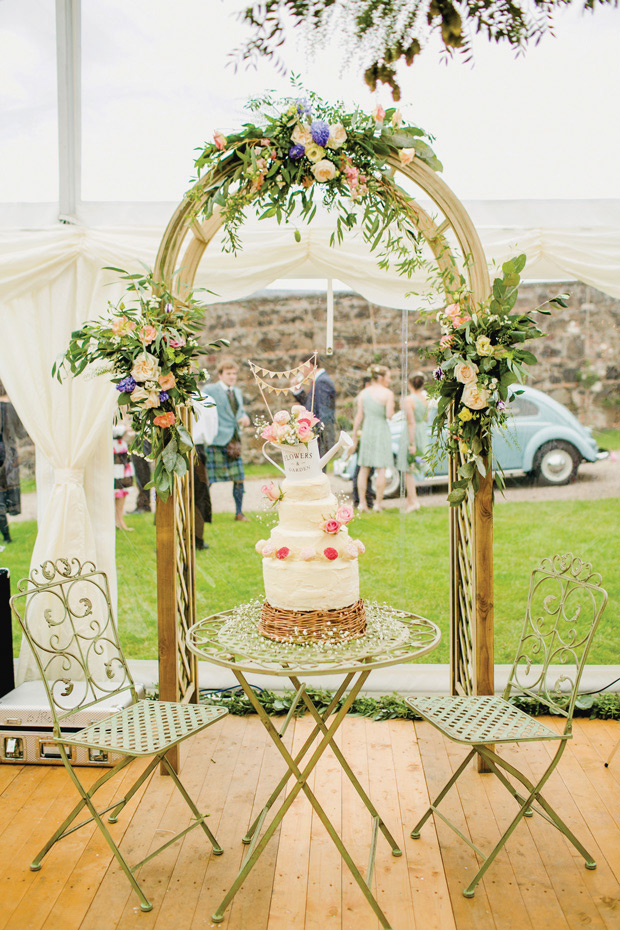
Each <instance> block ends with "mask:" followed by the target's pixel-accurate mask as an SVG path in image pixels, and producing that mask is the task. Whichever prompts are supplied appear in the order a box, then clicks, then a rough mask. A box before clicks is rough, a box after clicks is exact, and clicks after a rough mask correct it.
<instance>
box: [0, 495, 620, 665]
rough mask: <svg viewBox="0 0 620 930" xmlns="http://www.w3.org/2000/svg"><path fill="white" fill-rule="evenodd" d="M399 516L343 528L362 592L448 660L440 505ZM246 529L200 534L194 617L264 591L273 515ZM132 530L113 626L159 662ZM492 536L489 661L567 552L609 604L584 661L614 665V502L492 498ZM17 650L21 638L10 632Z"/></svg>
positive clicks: (29, 530)
mask: <svg viewBox="0 0 620 930" xmlns="http://www.w3.org/2000/svg"><path fill="white" fill-rule="evenodd" d="M421 500H422V505H423V506H422V510H421V511H419V512H418V513H413V514H409V515H407V516H404V515H401V514H400V512H399V511H398V510H388V511H386V512H384V513H382V514H374V513H371V514H363V515H361V516H359V517H356V519H355V521H354V522H353V524H351V527H350V529H351V532H352V534H353V535H354V536H359V537H361V538H362V539H363V541H364V543H365V545H366V553H365V555H364V556H362V559H361V563H360V567H361V585H362V596H363V597H366V598H372V599H374V600H377V601H380V602H381V601H386V602H389V603H390V604H392V605H393V606H395V607H399V608H404V609H409V610H413V611H416V612H417V613H419V614H421V615H422V616H425V617H428V618H430V619H432V620H433V621H435V622H436V623H437V624H438V625H439V627H440V629H441V631H442V637H443V639H442V642H441V644H440V646H439V648H438V649H436V650H435V651H434V652H432V653H430V654H429V655H428V656H426V657H424V658H423V659H421V660H420V661H423V662H429V663H437V662H440V663H444V662H448V661H449V637H448V618H449V602H448V597H449V594H448V592H449V551H448V508H447V506H446V507H424V498H421ZM250 516H251V519H250V521H249V522H248V523H238V522H235V520H234V518H233V515H232V514H216V515H215V516H214V521H213V524H212V525H211V526H210V527H206V528H205V539H206V540H207V541H208V542H209V545H210V548H209V549H208V550H206V551H204V552H198V553H196V562H197V568H196V581H197V613H198V616H199V617H203V616H208V615H210V614H214V613H217V612H219V611H221V610H225V609H227V608H229V607H231V606H233V605H235V604H239V603H242V602H244V601H247V600H249V599H251V598H253V597H255V596H256V595H257V594H259V593H260V592H261V591H262V574H261V563H260V558H259V557H258V556H257V555H256V554H255V552H254V544H255V542H256V541H257V540H258V539H259V538H261V537H262V538H266V537H267V536H268V534H269V530H270V527H271V525H272V521H273V515H272V514H270V515H269V517H267V516H266V515H265V514H252V515H250ZM127 523H128V524H129V526H131V527H132V528H133V530H134V532H131V533H121V532H119V533H118V534H117V560H118V582H119V584H118V587H119V606H118V617H119V628H120V633H121V639H122V642H123V646H124V648H125V650H126V652H127V654H128V656H129V657H130V658H132V659H155V658H156V657H157V569H156V561H155V526H154V523H153V517H152V516H151V515H149V514H137V515H133V514H130V515H128V516H127ZM35 531H36V525H35V523H34V522H25V523H13V524H12V532H13V537H14V540H15V541H14V542H13V543H12V544H11V545H9V546H7V547H6V549H5V550H4V551H3V552H2V553H0V565H2V566H7V567H8V568H9V569H10V571H11V585H12V590H13V591H15V590H16V586H17V580H18V579H19V578H23V577H25V576H26V575H27V574H28V571H29V562H30V554H31V552H32V546H33V543H34V537H35ZM494 536H495V549H494V551H495V661H496V662H497V663H498V664H508V663H510V662H511V661H512V658H513V655H514V651H515V649H516V644H517V637H518V634H519V630H520V625H521V623H522V618H523V610H524V607H525V602H526V598H527V586H528V581H529V575H530V572H531V570H532V568H534V567H535V565H536V564H537V563H538V562H539V561H540V559H541V558H542V557H543V556H545V555H553V554H554V553H556V552H573V553H574V554H577V555H580V556H581V557H582V558H583V559H586V560H589V561H591V562H592V564H593V566H594V567H595V569H596V570H597V571H599V572H600V573H601V575H602V577H603V584H604V586H605V587H606V588H607V590H608V593H609V604H608V606H607V609H606V611H605V613H604V614H603V618H602V620H601V626H600V629H599V632H598V635H597V637H596V638H595V641H594V645H593V648H592V652H591V656H590V662H591V663H593V664H600V665H613V664H616V663H617V661H618V655H620V576H619V574H618V571H617V560H618V552H620V498H613V499H607V500H596V501H550V502H546V503H544V502H543V503H540V502H535V503H504V502H503V501H502V499H501V497H500V498H498V502H497V506H496V509H495V519H494ZM14 645H15V649H16V650H17V649H18V645H19V635H18V632H17V630H14Z"/></svg>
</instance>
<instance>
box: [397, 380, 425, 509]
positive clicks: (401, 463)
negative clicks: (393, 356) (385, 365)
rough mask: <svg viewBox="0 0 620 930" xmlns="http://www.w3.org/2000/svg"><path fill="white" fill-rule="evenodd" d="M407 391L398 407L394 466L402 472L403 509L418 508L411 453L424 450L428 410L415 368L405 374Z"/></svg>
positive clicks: (416, 468)
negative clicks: (398, 431) (399, 420)
mask: <svg viewBox="0 0 620 930" xmlns="http://www.w3.org/2000/svg"><path fill="white" fill-rule="evenodd" d="M409 387H410V388H411V391H410V393H409V394H408V395H407V396H406V397H405V398H403V401H402V410H403V413H404V415H405V423H404V427H403V431H402V433H401V434H400V442H399V446H398V453H397V455H396V463H397V465H398V470H399V471H401V472H404V473H405V488H406V489H407V501H406V504H405V513H411V511H412V510H419V509H420V502H419V501H418V495H417V492H416V486H415V476H416V474H417V475H420V472H421V469H420V465H419V464H418V463H416V462H415V460H414V457H415V458H417V459H420V457H421V456H423V455H424V452H425V451H426V443H427V427H426V416H427V414H428V397H427V394H426V391H425V390H424V376H423V375H421V374H420V373H419V372H417V373H416V374H414V375H411V377H410V378H409Z"/></svg>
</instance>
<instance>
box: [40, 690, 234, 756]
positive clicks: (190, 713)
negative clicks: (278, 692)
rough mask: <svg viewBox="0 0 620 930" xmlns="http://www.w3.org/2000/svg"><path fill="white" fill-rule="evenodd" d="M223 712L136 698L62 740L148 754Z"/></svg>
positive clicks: (117, 750)
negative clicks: (134, 700)
mask: <svg viewBox="0 0 620 930" xmlns="http://www.w3.org/2000/svg"><path fill="white" fill-rule="evenodd" d="M226 713H227V711H226V710H225V709H224V708H220V707H204V706H202V705H200V704H171V703H167V702H165V701H139V702H138V703H137V704H132V705H131V706H130V707H126V708H124V709H123V710H119V711H118V712H117V713H116V714H113V715H112V716H111V717H107V718H106V719H105V720H102V721H99V722H98V723H93V724H91V725H90V726H89V727H85V728H84V729H83V730H80V731H79V732H78V733H75V734H74V735H72V736H71V738H69V739H65V738H63V739H62V742H63V743H65V744H66V745H69V746H86V747H87V748H89V749H103V750H106V751H111V752H118V753H121V754H122V755H128V756H152V755H154V754H155V753H161V752H166V751H167V750H168V749H170V748H172V746H175V745H176V744H177V743H178V742H180V741H181V740H184V739H186V738H187V737H188V736H192V735H193V734H194V733H198V732H199V731H200V730H204V729H205V727H208V726H210V725H211V724H212V723H215V721H216V720H218V719H219V718H220V717H225V716H226ZM60 741H61V740H58V742H60Z"/></svg>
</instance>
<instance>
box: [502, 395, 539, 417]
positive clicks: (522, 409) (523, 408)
mask: <svg viewBox="0 0 620 930" xmlns="http://www.w3.org/2000/svg"><path fill="white" fill-rule="evenodd" d="M507 413H509V414H511V415H512V416H513V417H535V416H537V415H538V407H537V406H536V404H534V403H533V402H532V401H531V400H526V399H525V397H519V396H518V395H517V396H515V397H513V398H512V400H511V401H510V403H509V404H508V409H507Z"/></svg>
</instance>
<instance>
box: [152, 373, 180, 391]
mask: <svg viewBox="0 0 620 930" xmlns="http://www.w3.org/2000/svg"><path fill="white" fill-rule="evenodd" d="M157 380H158V381H159V386H160V387H161V388H162V390H164V391H167V390H168V389H169V388H171V387H174V385H175V383H176V378H175V377H174V375H173V374H172V372H169V374H167V375H160V376H159V378H158V379H157Z"/></svg>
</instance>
